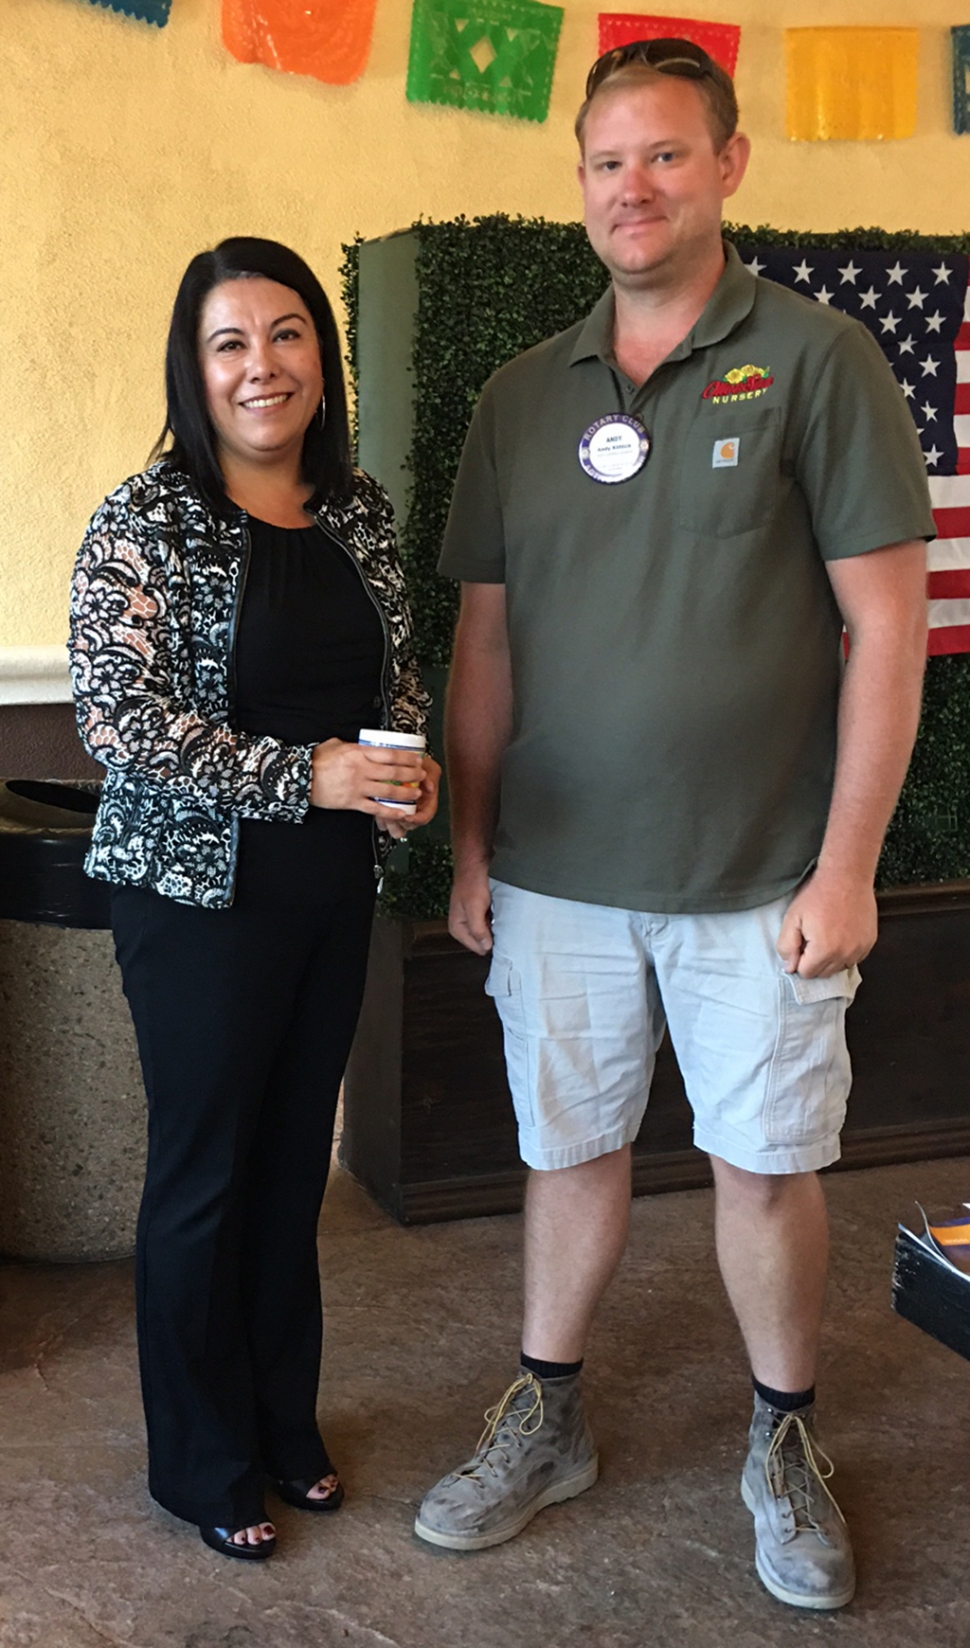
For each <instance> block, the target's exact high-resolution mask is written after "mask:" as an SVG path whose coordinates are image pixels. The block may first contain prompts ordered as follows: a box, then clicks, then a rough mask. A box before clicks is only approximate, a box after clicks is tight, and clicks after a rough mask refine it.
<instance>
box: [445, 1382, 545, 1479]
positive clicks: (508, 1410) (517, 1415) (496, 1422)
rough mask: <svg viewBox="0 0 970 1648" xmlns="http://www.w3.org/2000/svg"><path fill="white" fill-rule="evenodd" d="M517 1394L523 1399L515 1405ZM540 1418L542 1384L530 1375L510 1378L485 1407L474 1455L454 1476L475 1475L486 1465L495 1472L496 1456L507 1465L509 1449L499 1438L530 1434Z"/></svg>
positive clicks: (533, 1431)
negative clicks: (501, 1393) (498, 1397)
mask: <svg viewBox="0 0 970 1648" xmlns="http://www.w3.org/2000/svg"><path fill="white" fill-rule="evenodd" d="M525 1393H528V1394H527V1395H526V1394H525ZM519 1396H524V1397H525V1400H524V1401H523V1402H521V1403H519V1405H518V1406H516V1401H517V1398H518V1397H519ZM530 1398H531V1405H530ZM543 1418H544V1411H543V1406H542V1386H541V1385H540V1383H539V1381H538V1379H537V1378H536V1377H535V1375H534V1374H532V1373H525V1374H523V1375H522V1377H521V1378H519V1379H516V1380H514V1381H513V1383H512V1384H511V1385H510V1386H509V1388H508V1390H507V1391H506V1392H505V1395H504V1396H503V1397H502V1399H501V1401H500V1402H497V1403H496V1405H495V1407H494V1408H488V1409H486V1412H485V1429H484V1430H483V1431H482V1434H481V1436H480V1437H479V1439H478V1445H477V1446H476V1448H475V1456H474V1458H473V1459H472V1460H471V1462H470V1463H469V1464H468V1465H466V1466H465V1468H464V1470H461V1471H458V1472H457V1475H458V1476H464V1477H472V1478H478V1477H479V1476H480V1475H481V1472H482V1469H483V1467H486V1466H487V1467H488V1469H489V1470H490V1471H495V1470H497V1469H498V1462H497V1459H496V1456H497V1458H498V1460H501V1461H503V1462H504V1463H506V1464H507V1463H508V1460H509V1450H508V1446H507V1445H506V1441H505V1440H503V1438H508V1440H509V1441H511V1435H518V1436H534V1435H535V1433H536V1431H538V1430H540V1429H541V1427H542V1421H543ZM510 1433H511V1434H510Z"/></svg>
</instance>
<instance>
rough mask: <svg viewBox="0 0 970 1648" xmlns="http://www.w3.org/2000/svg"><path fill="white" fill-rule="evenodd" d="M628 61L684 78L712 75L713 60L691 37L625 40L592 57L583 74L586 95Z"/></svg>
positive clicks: (701, 77) (695, 78) (589, 95)
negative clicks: (685, 38)
mask: <svg viewBox="0 0 970 1648" xmlns="http://www.w3.org/2000/svg"><path fill="white" fill-rule="evenodd" d="M628 63H647V64H649V66H650V68H651V69H656V70H657V72H658V73H659V74H680V75H683V76H684V77H685V79H687V80H703V79H704V78H705V76H707V75H709V76H711V78H713V76H714V64H713V62H712V61H711V59H710V58H709V57H708V55H707V53H706V51H704V49H703V48H702V47H701V46H695V44H694V42H693V40H674V39H667V40H628V41H627V43H626V45H625V46H614V47H613V49H612V51H608V52H604V53H603V55H602V57H598V58H597V59H596V62H595V63H594V64H593V67H592V68H591V69H590V71H589V74H588V75H587V76H586V96H587V98H590V97H592V95H593V93H594V92H595V91H596V89H597V87H599V86H602V84H603V82H604V80H609V78H610V76H611V75H613V74H616V72H617V70H618V69H622V68H625V67H626V65H627V64H628Z"/></svg>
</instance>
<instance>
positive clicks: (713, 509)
mask: <svg viewBox="0 0 970 1648" xmlns="http://www.w3.org/2000/svg"><path fill="white" fill-rule="evenodd" d="M781 442H782V420H781V409H780V407H777V406H768V407H765V408H764V409H763V410H761V411H754V410H742V409H739V410H738V412H737V414H736V415H733V416H732V414H731V411H730V410H729V409H728V408H727V407H718V408H717V411H716V413H714V414H713V415H712V414H711V411H710V410H709V409H708V408H705V409H704V413H703V414H702V415H701V416H700V417H699V418H698V419H697V420H696V421H695V423H694V425H693V427H692V429H691V430H690V432H689V434H688V436H687V440H686V442H685V444H684V461H683V467H682V469H681V480H680V504H679V513H678V521H679V524H680V526H681V527H683V528H685V530H686V531H688V532H693V533H697V534H698V535H699V536H701V537H704V538H733V537H735V536H737V534H738V533H741V532H753V531H754V530H756V528H758V527H761V526H764V525H765V523H766V522H767V521H769V520H770V519H771V517H772V515H773V514H774V512H775V510H776V509H777V507H778V486H779V481H780V479H781ZM728 447H733V454H732V453H731V452H729V451H726V450H725V448H728ZM732 456H733V459H734V461H733V462H732V461H730V460H731V457H732Z"/></svg>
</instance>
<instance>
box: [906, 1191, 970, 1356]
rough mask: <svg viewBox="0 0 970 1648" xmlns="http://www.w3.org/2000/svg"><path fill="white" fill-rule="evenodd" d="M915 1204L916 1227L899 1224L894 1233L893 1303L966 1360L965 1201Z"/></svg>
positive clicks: (969, 1242)
mask: <svg viewBox="0 0 970 1648" xmlns="http://www.w3.org/2000/svg"><path fill="white" fill-rule="evenodd" d="M916 1206H917V1208H919V1215H920V1217H919V1219H918V1220H914V1221H913V1223H914V1224H916V1225H917V1228H916V1229H915V1230H910V1229H908V1228H907V1227H906V1225H903V1224H901V1225H900V1226H899V1234H898V1236H897V1238H896V1252H895V1263H894V1266H893V1309H894V1310H895V1311H896V1312H897V1314H898V1315H900V1316H903V1317H905V1319H906V1321H908V1322H912V1323H913V1324H914V1325H915V1326H916V1327H918V1328H922V1329H923V1331H924V1333H929V1334H931V1335H932V1337H933V1338H934V1339H938V1340H939V1342H940V1344H942V1345H946V1346H948V1347H949V1349H950V1350H955V1351H956V1352H957V1354H958V1355H960V1356H965V1357H967V1359H968V1360H970V1202H964V1203H962V1204H961V1206H960V1207H959V1208H957V1209H956V1210H952V1209H948V1210H945V1211H937V1210H934V1209H930V1210H929V1211H928V1210H927V1209H926V1208H923V1207H921V1206H920V1204H919V1202H917V1204H916Z"/></svg>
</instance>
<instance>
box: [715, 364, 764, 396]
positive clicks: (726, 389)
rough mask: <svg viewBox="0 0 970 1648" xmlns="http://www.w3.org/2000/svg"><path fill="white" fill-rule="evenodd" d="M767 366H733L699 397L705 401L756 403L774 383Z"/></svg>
mask: <svg viewBox="0 0 970 1648" xmlns="http://www.w3.org/2000/svg"><path fill="white" fill-rule="evenodd" d="M774 381H775V380H774V378H773V377H771V376H770V373H769V369H768V367H767V366H733V367H732V368H731V370H730V372H725V374H724V376H723V378H715V379H714V381H713V383H709V384H708V386H707V388H706V389H705V390H704V392H703V395H702V396H701V399H702V400H705V401H756V400H758V399H759V397H760V396H761V395H764V394H766V393H767V391H768V390H769V389H770V388H771V385H772V384H773V383H774Z"/></svg>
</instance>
